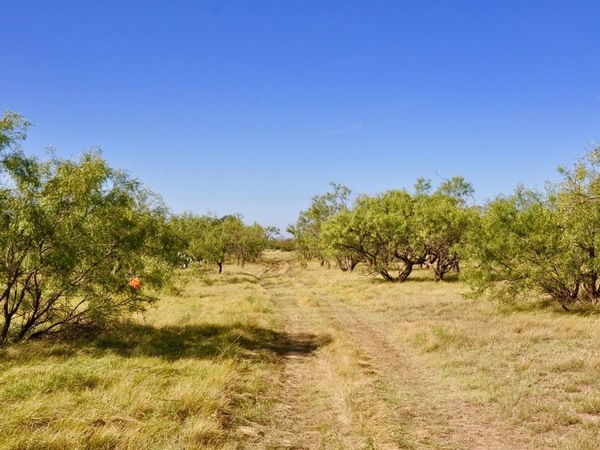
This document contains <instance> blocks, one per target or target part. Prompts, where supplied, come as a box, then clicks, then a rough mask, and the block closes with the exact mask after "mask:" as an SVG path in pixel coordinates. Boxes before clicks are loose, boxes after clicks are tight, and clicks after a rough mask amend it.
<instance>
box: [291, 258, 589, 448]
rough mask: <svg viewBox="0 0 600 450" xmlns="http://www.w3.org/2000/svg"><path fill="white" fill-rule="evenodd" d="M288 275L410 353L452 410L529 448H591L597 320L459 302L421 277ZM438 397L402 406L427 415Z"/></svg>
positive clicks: (455, 291)
mask: <svg viewBox="0 0 600 450" xmlns="http://www.w3.org/2000/svg"><path fill="white" fill-rule="evenodd" d="M296 274H297V276H298V277H299V278H301V279H302V280H304V282H305V283H306V284H307V286H314V287H315V288H317V287H318V289H320V290H321V291H322V292H323V294H324V295H328V296H331V297H334V298H335V299H337V300H338V301H340V302H342V303H344V304H346V305H348V306H349V307H350V308H351V309H352V310H353V311H355V312H357V314H359V315H360V316H361V317H363V318H364V319H365V320H367V321H368V322H369V323H372V324H374V325H375V326H376V327H378V328H379V329H380V330H381V332H382V333H384V334H385V335H386V336H389V337H390V339H391V340H392V341H394V342H397V343H400V344H404V345H405V346H406V347H407V348H410V349H412V352H411V353H413V357H414V358H415V359H416V361H418V362H419V363H421V364H422V365H423V367H426V368H428V370H429V371H430V372H431V374H432V375H433V376H434V378H435V379H437V380H439V382H440V383H441V386H445V387H446V388H447V389H448V390H449V391H450V390H453V391H456V392H458V393H459V397H460V399H461V400H465V401H468V402H473V403H475V404H480V405H490V404H493V405H495V406H497V410H498V411H499V420H501V421H502V422H504V423H505V424H506V426H507V428H508V429H513V430H520V431H521V432H522V433H523V434H524V435H526V436H528V438H529V439H530V448H573V449H575V448H578V449H588V448H589V449H592V448H597V446H598V442H600V377H599V374H600V353H599V352H598V351H597V344H598V342H600V316H598V315H580V314H574V313H566V312H565V311H563V310H561V309H542V308H540V307H538V306H537V305H536V304H531V305H527V306H526V307H521V308H514V307H512V308H511V307H507V306H502V305H498V304H494V303H493V302H489V301H485V300H479V301H475V300H467V299H465V298H464V297H463V296H462V295H461V293H462V292H463V290H464V289H465V288H464V286H462V285H461V284H460V283H458V282H451V283H436V282H434V281H432V279H431V276H430V274H429V273H428V272H426V271H418V272H417V273H416V274H414V276H413V278H412V279H411V280H410V281H408V282H406V283H404V284H390V283H384V282H382V281H379V280H377V279H373V278H371V277H368V276H366V275H365V274H361V273H360V272H357V273H352V274H348V273H342V272H340V271H338V270H334V269H331V270H324V269H321V268H317V266H314V265H309V267H308V268H306V269H304V270H302V271H300V270H298V271H297V272H296ZM438 395H439V393H437V392H429V393H428V398H427V399H423V398H418V394H415V398H413V399H412V400H411V399H407V398H404V399H403V400H404V401H409V402H410V401H414V402H430V403H431V404H432V405H435V404H436V402H438V401H441V400H440V399H436V397H438Z"/></svg>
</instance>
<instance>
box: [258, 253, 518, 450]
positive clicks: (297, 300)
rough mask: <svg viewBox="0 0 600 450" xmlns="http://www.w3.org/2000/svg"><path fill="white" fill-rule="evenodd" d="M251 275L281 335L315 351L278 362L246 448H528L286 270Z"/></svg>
mask: <svg viewBox="0 0 600 450" xmlns="http://www.w3.org/2000/svg"><path fill="white" fill-rule="evenodd" d="M255 276H256V279H257V281H258V283H259V284H260V285H261V286H262V288H263V290H264V292H265V293H266V295H268V296H269V297H270V298H271V299H272V301H273V303H274V305H275V306H276V308H277V309H278V311H279V313H280V317H281V328H282V330H284V331H285V333H287V335H288V336H290V337H291V340H292V341H294V340H296V341H298V342H300V343H302V342H305V343H306V342H308V341H310V342H313V343H318V349H317V350H316V351H314V352H311V353H294V352H290V353H288V354H287V355H286V356H285V358H284V361H283V363H284V367H283V371H282V374H281V379H280V380H279V382H278V385H277V392H278V394H277V395H278V396H277V401H276V406H275V408H274V410H273V419H272V421H271V423H269V424H268V426H267V428H266V431H265V433H264V435H263V437H262V439H261V440H260V441H257V442H254V446H253V447H251V448H258V449H336V448H340V449H342V448H343V449H363V448H364V449H423V448H435V449H498V450H503V449H516V448H518V449H523V448H529V447H530V445H529V444H530V442H529V440H528V439H525V438H524V437H523V436H520V435H517V434H515V431H514V430H509V429H507V428H506V426H505V425H504V424H503V423H502V422H501V421H500V420H499V419H498V416H499V414H498V412H497V411H496V410H495V407H494V405H478V404H473V403H472V402H468V401H467V400H465V399H464V398H463V397H462V396H461V393H460V392H457V391H454V390H452V386H450V385H448V384H445V383H443V381H442V380H439V379H437V378H436V377H435V374H433V373H432V372H431V370H429V369H428V368H427V367H426V366H424V365H423V364H422V363H421V362H420V361H419V360H418V358H416V357H415V355H414V354H412V350H411V349H410V348H406V347H405V346H404V345H403V344H402V343H400V342H395V341H393V340H391V339H390V338H389V336H387V335H386V333H385V330H383V329H381V328H379V327H377V326H376V325H375V324H374V323H373V322H371V321H369V320H368V318H366V317H364V316H361V315H360V313H359V312H358V311H357V310H355V309H352V308H351V307H349V306H347V305H345V304H344V303H343V302H341V301H339V300H338V299H336V298H334V297H332V296H331V295H330V294H328V293H327V292H326V291H325V290H324V289H322V288H319V287H318V286H313V285H309V284H308V283H306V282H305V281H304V280H302V279H301V278H300V277H299V276H298V275H297V274H295V271H294V270H293V269H292V267H291V266H290V265H289V263H283V264H279V265H274V266H272V267H270V268H269V269H266V270H263V271H262V272H259V273H258V274H257V275H255ZM328 333H329V335H330V337H328V336H327V334H328ZM327 342H330V345H324V344H326V343H327ZM348 372H350V373H348Z"/></svg>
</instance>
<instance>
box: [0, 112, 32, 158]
mask: <svg viewBox="0 0 600 450" xmlns="http://www.w3.org/2000/svg"><path fill="white" fill-rule="evenodd" d="M30 125H31V123H30V122H28V121H27V120H25V118H24V117H23V116H21V115H20V114H17V113H15V112H12V111H5V112H4V114H3V115H2V118H1V119H0V151H2V150H5V149H6V148H10V147H14V146H18V144H19V142H20V141H22V140H24V139H25V137H26V136H27V129H28V128H29V126H30Z"/></svg>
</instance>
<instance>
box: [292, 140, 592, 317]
mask: <svg viewBox="0 0 600 450" xmlns="http://www.w3.org/2000/svg"><path fill="white" fill-rule="evenodd" d="M599 166H600V147H596V148H594V149H592V150H591V151H589V152H588V154H587V155H585V156H584V157H583V158H581V159H580V160H579V161H577V162H576V163H575V164H574V166H573V167H572V168H566V167H559V169H558V171H559V174H560V175H561V178H562V179H561V180H560V181H559V182H556V183H548V184H547V185H546V188H545V189H544V190H543V191H536V190H532V189H528V188H526V187H524V186H522V185H520V186H517V188H516V189H515V190H514V192H513V193H512V194H510V195H499V196H497V197H496V198H494V199H492V200H490V201H488V202H486V203H485V204H484V205H476V204H475V203H474V202H473V201H472V200H471V199H472V196H473V193H474V190H473V187H472V185H471V184H470V183H468V182H467V181H466V180H465V179H464V178H463V177H460V176H457V177H453V178H451V179H448V180H444V181H442V182H441V183H440V185H439V186H438V187H437V188H436V189H432V184H431V181H430V180H427V179H424V178H419V179H418V180H417V182H416V183H415V185H414V189H413V190H412V192H409V191H407V190H406V189H401V190H388V191H386V192H384V193H381V194H378V195H358V196H357V197H356V198H355V199H354V200H353V202H351V201H350V199H351V190H350V189H349V188H348V187H346V186H343V185H340V184H336V183H332V184H331V187H332V190H331V192H328V193H326V194H324V195H317V196H315V197H313V198H312V200H311V204H310V206H309V208H307V209H306V210H304V211H301V212H300V214H299V216H298V219H297V221H296V223H295V224H294V225H291V226H290V227H288V230H287V231H288V232H289V233H291V234H292V235H293V236H294V238H295V239H296V248H297V252H298V254H299V255H300V256H301V257H302V258H304V259H306V260H311V259H318V260H319V261H321V264H322V265H329V264H330V263H331V262H334V263H335V264H336V265H337V266H338V267H339V268H340V269H341V270H344V271H351V270H353V269H354V268H355V267H356V266H357V265H358V264H361V263H362V264H364V265H365V266H366V267H368V269H369V270H370V271H371V272H373V273H376V274H378V275H380V276H382V277H383V278H384V279H386V280H390V281H400V282H401V281H405V280H406V279H407V278H408V277H409V276H410V274H411V273H412V271H413V268H414V267H417V266H419V267H428V268H430V269H431V271H432V273H433V276H434V278H435V279H436V280H438V281H441V280H443V279H444V277H445V275H446V274H447V273H449V272H450V271H457V272H458V271H459V270H460V273H461V279H463V280H464V281H466V282H467V283H468V285H469V286H470V287H471V292H472V294H473V295H474V296H483V295H488V296H490V297H492V298H494V299H500V300H504V301H511V302H514V301H521V300H524V299H529V298H545V299H547V300H549V301H550V303H553V304H559V305H561V306H562V307H563V308H565V309H569V308H571V307H573V306H581V305H583V306H586V305H587V306H589V305H596V304H597V303H598V301H599V299H600V173H599V172H598V167H599Z"/></svg>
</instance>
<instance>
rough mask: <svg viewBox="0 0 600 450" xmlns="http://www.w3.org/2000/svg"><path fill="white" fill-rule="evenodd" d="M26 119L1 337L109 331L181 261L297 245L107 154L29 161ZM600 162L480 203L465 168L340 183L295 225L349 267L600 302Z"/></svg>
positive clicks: (5, 247) (2, 194) (8, 170)
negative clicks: (184, 208)
mask: <svg viewBox="0 0 600 450" xmlns="http://www.w3.org/2000/svg"><path fill="white" fill-rule="evenodd" d="M29 125H30V124H29V123H28V122H27V121H26V120H25V119H24V118H23V117H22V116H20V115H18V114H15V113H12V112H6V113H4V115H3V116H2V118H0V251H1V253H0V345H3V344H6V343H8V342H15V341H20V340H24V339H31V338H36V337H41V336H45V335H49V334H59V333H63V334H64V333H68V332H72V331H76V332H79V331H81V330H87V331H90V330H92V331H93V330H101V329H103V328H105V327H106V326H108V325H110V324H111V323H115V322H116V321H118V320H119V319H121V318H123V317H127V315H128V314H130V313H131V312H134V311H140V310H143V309H144V308H146V307H147V306H148V305H150V304H152V303H153V302H155V301H156V300H157V298H158V295H159V293H160V290H161V289H162V288H164V287H165V286H167V285H168V283H169V282H170V280H171V278H172V277H171V275H172V271H173V270H174V269H176V268H177V267H182V266H184V267H185V266H189V265H190V264H196V265H202V266H206V265H209V266H210V267H215V268H216V270H218V271H219V272H221V271H222V270H223V265H224V263H225V262H226V261H228V260H230V261H235V262H237V263H238V264H240V265H243V264H245V263H246V262H248V261H256V260H257V259H258V258H259V257H260V255H261V252H262V251H263V250H265V249H266V248H269V247H273V246H275V247H277V246H279V247H280V248H288V246H289V244H290V242H289V240H283V239H276V238H277V236H278V230H277V229H276V228H273V227H262V226H261V225H259V224H256V223H255V224H252V225H247V224H245V223H244V222H243V220H242V217H241V216H239V215H235V214H233V215H226V216H222V217H218V216H216V215H212V214H206V215H195V214H191V213H185V214H180V215H173V214H171V213H170V212H169V209H168V208H167V206H166V205H165V204H164V202H163V201H162V200H161V198H160V197H159V196H158V195H156V194H154V193H152V192H151V191H149V190H148V189H146V188H145V187H144V186H143V185H142V184H141V183H140V182H139V181H138V180H136V179H133V178H131V177H130V176H129V175H128V174H127V173H126V172H123V171H120V170H116V169H113V168H111V167H110V166H109V165H108V164H107V162H106V161H105V160H104V159H103V158H102V155H101V154H100V152H99V151H89V152H86V153H84V154H83V155H81V156H80V157H79V158H78V159H76V160H70V159H63V158H59V157H57V156H56V155H51V156H50V157H49V158H48V159H46V160H42V159H40V158H37V157H35V156H31V155H27V154H26V153H25V152H24V151H23V149H22V148H21V145H20V144H21V142H22V141H23V140H24V139H25V138H26V132H27V128H28V126H29ZM599 165H600V147H598V148H595V149H593V150H591V151H590V152H589V153H588V154H587V155H585V156H584V157H583V158H581V159H580V160H579V161H577V162H576V163H575V164H574V166H573V167H572V168H564V167H561V168H559V173H560V175H561V180H560V181H559V182H557V183H553V184H548V185H547V187H546V189H545V190H543V191H535V190H531V189H527V188H525V187H524V186H518V187H517V188H516V189H515V191H514V192H513V193H512V194H510V195H500V196H498V197H496V198H494V199H492V200H490V201H488V202H487V203H485V204H484V205H477V204H475V202H474V201H473V199H472V197H473V193H474V190H473V187H472V185H471V184H470V183H469V182H467V181H466V180H465V179H464V178H463V177H460V176H456V177H453V178H450V179H447V180H443V181H442V182H441V183H440V184H439V185H438V186H437V187H435V189H434V188H433V186H432V183H431V181H430V180H427V179H424V178H419V179H417V181H416V183H415V185H414V187H413V189H412V190H411V191H408V190H406V189H393V190H388V191H386V192H383V193H381V194H377V195H358V196H356V197H354V198H353V197H352V192H351V190H350V189H349V188H348V187H346V186H343V185H340V184H335V183H333V184H332V185H331V187H332V190H331V192H328V193H326V194H324V195H317V196H315V197H313V198H312V201H311V203H310V206H309V208H307V209H306V210H305V211H301V212H300V214H299V216H298V219H297V221H296V223H295V224H293V225H291V226H290V227H289V228H288V231H289V232H290V234H291V235H293V241H294V242H293V243H294V248H295V251H296V252H297V254H298V255H300V257H302V258H304V259H307V260H310V259H317V260H319V261H320V262H321V264H323V265H326V264H327V265H330V264H331V263H334V264H336V265H337V266H338V267H339V268H340V269H341V270H344V271H352V270H354V269H355V267H357V265H358V264H362V265H364V266H365V267H366V268H367V269H368V270H369V271H371V272H372V273H374V274H378V275H379V276H381V277H383V278H384V279H386V280H389V281H398V282H402V281H405V280H406V279H407V278H408V277H409V276H410V275H411V273H412V271H413V269H414V268H415V267H427V268H429V270H431V271H432V273H433V277H434V278H435V279H436V280H438V281H443V280H444V279H445V278H446V277H447V274H448V273H449V272H451V271H456V272H458V271H459V270H460V277H461V279H463V280H465V281H466V282H467V283H468V284H469V286H470V287H471V290H472V292H473V294H474V295H479V296H482V295H490V296H491V297H492V298H496V299H503V300H509V301H519V300H521V299H527V298H531V297H536V298H537V297H540V296H541V297H543V298H546V299H548V300H550V302H551V303H554V304H559V305H562V306H563V307H564V308H566V309H569V308H571V307H573V306H577V305H596V304H597V303H598V300H599V299H600V173H599V172H598V167H599ZM133 280H136V281H135V282H132V281H133Z"/></svg>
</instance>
